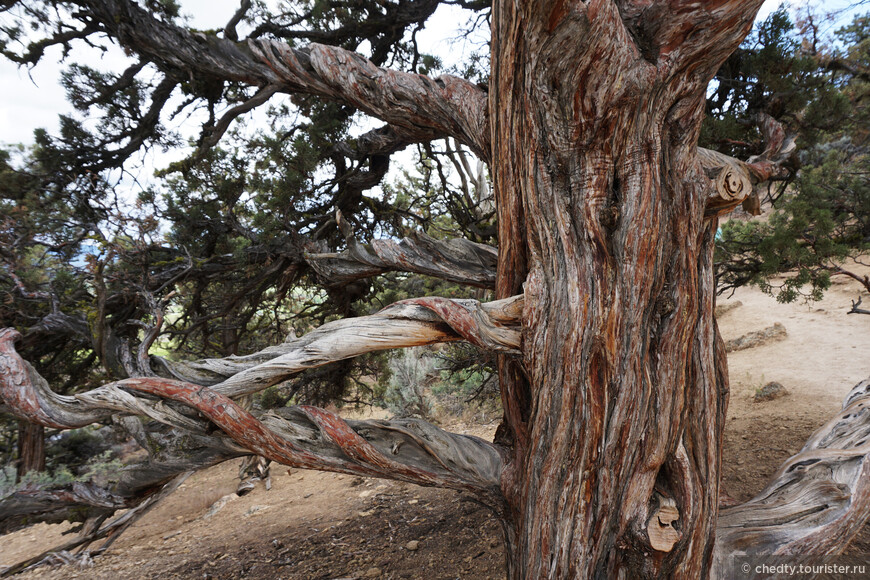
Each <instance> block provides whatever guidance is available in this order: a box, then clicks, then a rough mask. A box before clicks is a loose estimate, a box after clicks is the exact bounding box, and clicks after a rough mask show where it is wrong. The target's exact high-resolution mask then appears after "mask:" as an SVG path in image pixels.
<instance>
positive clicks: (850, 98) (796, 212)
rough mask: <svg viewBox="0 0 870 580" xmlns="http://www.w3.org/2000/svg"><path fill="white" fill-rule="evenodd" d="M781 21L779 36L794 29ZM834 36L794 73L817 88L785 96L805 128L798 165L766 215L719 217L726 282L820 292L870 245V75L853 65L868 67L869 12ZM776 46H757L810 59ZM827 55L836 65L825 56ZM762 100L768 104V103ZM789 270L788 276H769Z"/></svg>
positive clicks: (796, 49) (789, 293) (782, 56)
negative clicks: (834, 41)
mask: <svg viewBox="0 0 870 580" xmlns="http://www.w3.org/2000/svg"><path fill="white" fill-rule="evenodd" d="M772 18H773V17H772ZM776 20H777V22H778V24H777V28H778V29H779V30H780V31H781V32H780V33H778V34H777V35H775V38H778V39H781V38H789V37H790V36H791V35H794V32H793V31H790V30H789V27H790V26H791V24H790V22H788V21H787V20H785V19H784V18H783V17H781V16H779V17H777V19H776ZM837 36H838V38H839V41H840V42H841V44H840V45H839V46H836V47H834V48H831V49H830V50H831V54H829V55H828V56H826V57H825V59H814V60H812V61H810V62H811V63H812V65H813V66H814V67H815V69H814V70H811V71H810V70H809V69H807V68H806V66H805V65H802V68H800V69H799V70H801V71H803V72H802V73H801V74H794V73H790V75H789V77H788V78H791V77H792V76H794V77H795V78H796V79H797V80H796V81H795V83H796V84H795V88H797V87H798V86H799V84H797V83H798V82H804V81H807V80H808V79H809V80H811V81H812V82H810V83H809V84H808V85H806V86H808V87H812V88H813V90H812V91H810V92H806V93H805V94H803V95H802V96H801V97H800V98H799V99H797V98H796V99H797V100H792V101H789V102H788V109H789V111H790V112H789V114H788V116H787V117H789V118H792V119H794V120H795V121H794V122H793V123H792V125H793V127H796V128H797V129H798V131H799V135H800V139H799V147H800V153H799V156H798V160H799V162H800V169H799V171H798V172H797V173H796V178H795V180H794V182H793V183H792V184H791V185H790V186H789V187H788V188H787V189H785V190H784V193H783V194H782V195H781V196H779V197H778V198H776V199H774V201H775V204H774V208H773V210H772V212H771V213H770V215H769V216H768V217H767V218H766V219H764V220H754V221H748V222H747V221H739V220H731V221H729V222H726V223H725V224H723V226H722V228H721V231H720V235H719V239H718V241H717V262H718V264H719V274H718V277H719V284H720V290H723V291H724V290H728V289H731V288H734V287H737V286H741V285H743V284H755V285H757V286H759V287H760V288H762V289H763V290H765V291H767V292H770V293H771V294H773V295H775V296H776V298H777V299H778V300H780V301H783V302H790V301H793V300H795V299H797V298H799V297H804V298H807V299H812V300H819V299H820V298H821V297H822V294H823V292H824V291H825V290H827V289H828V287H829V286H830V283H831V282H830V277H831V275H832V274H834V273H837V272H838V271H839V270H840V269H841V268H842V267H843V266H842V265H843V263H844V262H845V260H846V259H847V258H849V257H854V256H859V255H861V254H863V253H865V252H867V251H868V250H870V149H868V147H870V142H868V136H870V135H868V127H870V123H868V121H870V119H868V107H867V96H868V95H870V92H868V89H870V83H868V82H867V80H866V79H865V78H864V77H863V76H862V75H860V74H852V73H851V72H848V71H849V70H859V71H860V70H867V67H868V66H870V52H868V48H867V46H868V41H867V38H868V36H870V18H868V17H866V16H861V17H857V18H855V19H854V20H853V22H852V24H850V25H849V26H846V27H844V28H842V29H841V30H839V31H838V33H837ZM775 48H776V50H772V51H768V50H767V48H766V47H764V46H762V48H761V49H760V50H757V52H758V53H759V54H764V53H766V52H770V53H772V54H773V55H774V57H775V60H780V61H788V62H801V63H805V62H806V57H805V56H802V49H801V47H800V45H798V44H796V43H795V42H790V43H783V42H779V41H777V42H776V43H775ZM786 49H787V50H786ZM759 58H760V57H759ZM838 59H839V60H838ZM831 62H833V63H839V64H836V66H833V65H828V64H826V63H831ZM843 69H845V70H846V71H847V72H845V73H844V72H843ZM820 82H821V84H819V83H820ZM765 107H766V108H763V109H762V110H765V111H766V112H768V111H769V110H770V109H769V107H770V104H768V105H765ZM783 272H791V274H789V275H788V276H786V277H785V278H784V279H783V280H782V281H781V282H776V283H774V282H772V278H773V277H774V276H775V275H777V274H780V273H783ZM868 290H870V289H868Z"/></svg>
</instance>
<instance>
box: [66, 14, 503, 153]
mask: <svg viewBox="0 0 870 580" xmlns="http://www.w3.org/2000/svg"><path fill="white" fill-rule="evenodd" d="M82 4H85V5H86V6H88V8H89V10H90V12H91V13H92V14H93V16H94V17H95V18H96V19H98V20H99V21H100V23H101V24H102V26H103V27H104V28H105V30H106V32H107V33H108V34H110V35H111V36H113V37H114V38H117V39H118V42H120V43H121V44H122V45H123V46H124V47H125V48H127V49H129V50H132V51H134V52H137V53H139V54H141V55H144V56H147V57H148V58H150V59H152V60H153V61H154V62H155V64H158V65H160V66H162V67H164V68H168V69H172V70H174V71H177V72H184V73H190V74H192V75H195V76H196V77H198V78H202V77H212V78H213V79H215V80H223V81H238V82H243V83H246V84H251V85H256V86H268V85H278V86H280V87H281V90H283V91H285V92H289V93H300V94H308V95H316V96H320V97H325V98H328V99H333V100H336V101H339V102H342V103H346V104H349V105H352V106H354V107H356V108H358V109H360V110H362V111H365V112H366V113H368V114H370V115H373V116H375V117H377V118H380V119H383V120H384V121H386V122H388V123H391V124H394V125H397V126H400V127H402V129H403V130H404V131H405V133H406V135H405V136H406V137H410V136H411V135H413V137H414V138H415V139H417V140H420V141H430V140H432V139H436V138H439V137H444V136H446V135H451V136H453V137H456V138H457V139H459V140H461V141H462V142H463V143H465V144H467V145H468V146H469V147H471V148H472V149H474V150H475V152H476V153H477V154H478V155H480V156H482V157H484V158H485V157H487V153H488V148H487V147H486V146H485V142H486V139H487V138H488V137H487V135H486V127H485V125H486V116H485V113H484V111H485V107H486V94H485V93H484V91H483V90H481V89H480V88H479V87H477V86H476V85H474V84H472V83H469V82H467V81H465V80H463V79H460V78H457V77H452V76H449V75H446V76H442V77H439V78H437V79H430V78H428V77H426V76H423V75H417V74H411V73H403V72H398V71H391V70H387V69H382V68H378V67H376V66H375V65H373V64H372V63H371V62H370V61H368V60H367V59H365V58H363V57H362V56H360V55H358V54H356V53H353V52H350V51H348V50H345V49H341V48H337V47H333V46H325V45H319V44H312V45H311V46H310V47H308V48H305V49H296V48H291V47H290V46H289V45H287V44H284V43H281V42H277V41H269V40H256V41H251V42H250V44H249V45H244V44H237V43H235V42H232V41H231V40H229V39H225V38H218V37H217V36H213V35H205V34H202V33H194V32H190V31H188V30H185V29H182V28H180V27H177V26H174V25H173V24H170V23H168V22H165V21H162V20H158V19H156V18H154V17H153V16H152V15H151V14H149V13H148V12H146V11H145V10H143V9H141V8H140V7H139V6H137V5H136V4H135V3H134V2H130V1H126V0H85V1H83V2H82ZM182 76H184V75H182Z"/></svg>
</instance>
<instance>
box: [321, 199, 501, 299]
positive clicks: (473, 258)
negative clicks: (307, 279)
mask: <svg viewBox="0 0 870 580" xmlns="http://www.w3.org/2000/svg"><path fill="white" fill-rule="evenodd" d="M336 220H337V221H338V226H339V228H341V231H342V233H343V234H344V236H345V239H346V240H347V250H345V251H344V252H342V253H340V254H318V253H307V254H305V259H306V260H307V261H308V263H309V264H311V267H312V268H314V269H315V271H317V273H318V274H320V275H321V276H322V277H323V279H324V280H325V281H327V283H329V284H331V285H345V284H348V283H350V282H353V281H355V280H359V279H361V278H368V277H370V276H376V275H378V274H383V273H384V272H390V271H399V272H415V273H417V274H426V275H428V276H435V277H436V278H441V279H444V280H450V281H452V282H458V283H460V284H468V285H471V286H477V287H480V288H494V287H495V271H496V264H497V262H498V251H497V250H496V249H495V248H492V247H490V246H486V245H484V244H477V243H475V242H471V241H468V240H464V239H461V238H454V239H449V240H436V239H435V238H432V237H431V236H428V235H426V234H425V233H422V232H419V233H414V234H412V235H411V236H410V237H407V238H404V239H402V240H401V241H399V242H396V241H393V240H375V241H373V242H372V243H371V244H370V245H368V246H364V245H362V244H360V243H359V242H358V241H357V240H356V239H355V238H354V232H353V229H352V228H351V226H350V224H349V223H348V222H347V221H346V220H345V219H344V218H343V216H342V215H341V212H336Z"/></svg>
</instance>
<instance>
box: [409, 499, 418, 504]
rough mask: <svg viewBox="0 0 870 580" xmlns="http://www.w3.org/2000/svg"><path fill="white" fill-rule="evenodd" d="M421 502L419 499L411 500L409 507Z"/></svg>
mask: <svg viewBox="0 0 870 580" xmlns="http://www.w3.org/2000/svg"><path fill="white" fill-rule="evenodd" d="M419 502H420V500H419V499H409V500H408V504H409V505H414V504H416V503H419Z"/></svg>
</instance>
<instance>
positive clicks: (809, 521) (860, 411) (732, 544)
mask: <svg viewBox="0 0 870 580" xmlns="http://www.w3.org/2000/svg"><path fill="white" fill-rule="evenodd" d="M868 521H870V379H867V380H865V381H862V382H861V383H859V384H858V385H856V386H855V387H854V388H853V389H852V390H851V391H850V392H849V394H848V395H847V396H846V399H845V401H844V402H843V410H842V411H841V412H840V413H839V414H838V415H837V416H835V417H834V418H832V419H831V420H830V421H828V422H827V423H825V424H824V425H823V426H822V427H820V428H819V429H818V430H817V431H816V432H815V433H813V435H812V436H811V437H810V438H809V440H808V441H807V442H806V444H805V445H804V447H803V448H802V449H801V450H800V452H798V453H797V454H796V455H794V456H792V457H790V458H789V459H788V460H787V461H786V462H785V463H784V464H783V465H782V466H781V467H780V468H779V470H778V471H777V472H776V473H775V474H774V475H773V477H772V478H771V481H770V483H769V484H768V485H767V487H765V488H764V490H762V491H761V492H760V493H759V494H758V495H757V496H755V497H754V498H752V499H751V500H749V501H748V502H746V503H743V504H740V505H738V506H734V507H730V508H726V509H723V510H722V511H721V513H720V514H719V521H718V523H717V526H716V558H715V565H714V569H713V577H715V578H722V579H726V578H733V577H734V574H735V570H733V569H732V567H731V566H733V565H735V562H734V558H736V557H738V556H770V555H776V556H789V558H790V559H789V563H793V564H794V565H797V564H800V563H805V564H808V563H811V562H812V561H816V562H818V558H819V557H821V556H825V555H836V554H840V553H842V552H843V550H844V549H845V548H846V546H847V545H848V542H849V540H850V539H851V538H852V537H854V536H855V535H856V534H857V533H858V532H860V531H861V529H863V527H864V526H865V525H866V524H867V522H868Z"/></svg>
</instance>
